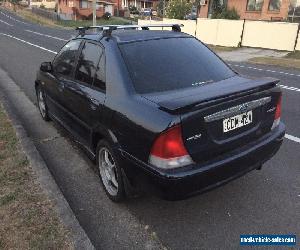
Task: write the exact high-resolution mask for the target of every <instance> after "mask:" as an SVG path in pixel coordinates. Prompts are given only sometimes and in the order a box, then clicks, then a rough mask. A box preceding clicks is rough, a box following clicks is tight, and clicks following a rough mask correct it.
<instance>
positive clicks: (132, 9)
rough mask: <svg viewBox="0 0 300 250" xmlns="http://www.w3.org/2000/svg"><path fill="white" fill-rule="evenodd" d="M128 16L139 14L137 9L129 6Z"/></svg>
mask: <svg viewBox="0 0 300 250" xmlns="http://www.w3.org/2000/svg"><path fill="white" fill-rule="evenodd" d="M129 11H130V14H139V11H138V9H137V8H136V7H135V6H129Z"/></svg>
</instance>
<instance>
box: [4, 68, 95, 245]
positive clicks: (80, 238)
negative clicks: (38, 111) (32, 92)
mask: <svg viewBox="0 0 300 250" xmlns="http://www.w3.org/2000/svg"><path fill="white" fill-rule="evenodd" d="M0 88H1V93H0V100H1V102H2V103H3V105H4V108H5V110H6V112H7V113H8V116H9V118H10V119H11V121H12V124H13V127H14V128H15V131H16V134H17V137H18V139H19V141H20V144H21V146H22V149H23V151H24V152H25V154H26V155H27V158H28V160H29V162H30V165H31V167H32V169H33V171H34V172H35V173H36V175H37V178H38V181H39V183H40V185H41V188H42V189H43V191H44V192H45V194H46V195H47V196H48V197H49V198H50V199H51V201H53V202H54V203H55V207H56V210H57V212H58V215H59V217H60V218H61V220H62V222H63V223H64V224H65V226H66V227H67V229H69V230H70V232H71V238H72V241H73V244H74V247H75V249H95V247H94V246H93V244H92V243H91V241H90V239H89V238H88V236H87V235H86V233H85V231H84V230H83V228H82V227H81V226H80V224H79V222H78V220H77V218H76V216H75V215H74V213H73V211H72V209H71V208H70V206H69V204H68V202H67V201H66V199H65V198H64V196H63V194H62V192H61V191H60V189H59V187H58V186H57V184H56V182H55V180H54V179H53V177H52V175H51V173H50V172H49V170H48V168H47V165H46V163H45V161H44V160H43V158H42V157H41V156H40V154H39V152H38V150H37V149H36V147H35V145H34V143H33V141H32V140H31V138H30V137H28V136H27V133H26V131H25V129H24V127H23V125H22V123H21V121H20V120H19V119H18V117H17V115H16V114H15V113H16V112H14V108H13V105H12V103H13V99H14V97H15V96H13V95H12V92H13V93H14V94H16V93H17V95H18V96H19V97H20V98H24V97H25V98H27V97H26V96H25V94H24V93H23V92H22V91H21V90H20V88H19V86H17V85H16V84H15V83H14V81H13V80H12V79H11V78H10V77H9V76H8V75H7V74H6V72H4V71H3V70H2V69H1V68H0ZM12 90H13V91H12ZM21 95H23V96H21ZM28 101H29V100H28Z"/></svg>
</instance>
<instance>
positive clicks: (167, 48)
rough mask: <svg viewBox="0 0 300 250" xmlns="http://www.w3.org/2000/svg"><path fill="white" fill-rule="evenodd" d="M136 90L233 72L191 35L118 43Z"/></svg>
mask: <svg viewBox="0 0 300 250" xmlns="http://www.w3.org/2000/svg"><path fill="white" fill-rule="evenodd" d="M120 48H121V51H122V54H123V57H124V59H125V62H126V64H127V66H128V70H129V72H130V75H131V77H132V81H133V84H134V87H135V89H136V91H137V92H138V93H150V92H160V91H168V90H174V89H180V88H188V87H197V86H199V85H201V84H204V83H209V82H215V81H220V80H223V79H226V78H229V77H231V76H233V75H234V74H235V73H234V72H233V71H232V70H231V69H230V68H229V67H228V66H226V65H225V64H224V63H223V62H222V61H221V60H220V59H219V58H218V57H217V56H216V55H215V54H213V53H212V52H211V51H210V50H209V49H208V48H206V47H205V46H204V45H203V44H202V43H201V42H199V41H198V40H197V39H195V38H170V39H160V40H150V41H143V42H135V43H128V44H123V45H120Z"/></svg>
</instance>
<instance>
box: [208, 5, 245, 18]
mask: <svg viewBox="0 0 300 250" xmlns="http://www.w3.org/2000/svg"><path fill="white" fill-rule="evenodd" d="M211 18H214V19H231V20H238V19H240V15H239V14H238V12H237V10H236V9H235V8H232V9H226V8H222V10H221V12H214V13H213V14H212V16H211Z"/></svg>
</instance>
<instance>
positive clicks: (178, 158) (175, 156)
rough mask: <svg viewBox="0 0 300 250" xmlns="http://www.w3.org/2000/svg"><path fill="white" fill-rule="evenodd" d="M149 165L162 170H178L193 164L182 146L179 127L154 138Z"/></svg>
mask: <svg viewBox="0 0 300 250" xmlns="http://www.w3.org/2000/svg"><path fill="white" fill-rule="evenodd" d="M149 163H150V164H152V165H154V166H156V167H159V168H163V169H171V168H178V167H183V166H186V165H189V164H191V163H193V160H192V158H191V156H190V155H189V153H188V152H187V150H186V148H185V146H184V144H183V140H182V134H181V126H179V125H177V126H174V127H172V128H170V129H168V130H167V131H165V132H163V133H161V134H160V135H159V136H158V137H157V138H156V140H155V142H154V143H153V146H152V149H151V153H150V157H149Z"/></svg>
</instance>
